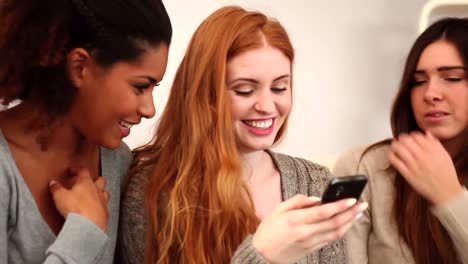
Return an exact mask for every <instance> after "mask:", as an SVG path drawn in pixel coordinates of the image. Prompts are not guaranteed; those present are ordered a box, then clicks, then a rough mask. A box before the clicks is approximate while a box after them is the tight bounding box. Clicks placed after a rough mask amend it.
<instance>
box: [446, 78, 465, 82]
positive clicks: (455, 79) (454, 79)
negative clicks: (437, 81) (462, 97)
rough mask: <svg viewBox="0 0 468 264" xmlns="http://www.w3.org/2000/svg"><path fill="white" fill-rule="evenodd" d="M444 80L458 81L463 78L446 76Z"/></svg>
mask: <svg viewBox="0 0 468 264" xmlns="http://www.w3.org/2000/svg"><path fill="white" fill-rule="evenodd" d="M445 80H446V81H448V82H459V81H461V80H463V78H461V77H447V78H445Z"/></svg>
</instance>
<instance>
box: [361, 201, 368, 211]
mask: <svg viewBox="0 0 468 264" xmlns="http://www.w3.org/2000/svg"><path fill="white" fill-rule="evenodd" d="M367 207H369V204H368V203H362V204H360V205H359V210H361V211H364V210H366V209H367Z"/></svg>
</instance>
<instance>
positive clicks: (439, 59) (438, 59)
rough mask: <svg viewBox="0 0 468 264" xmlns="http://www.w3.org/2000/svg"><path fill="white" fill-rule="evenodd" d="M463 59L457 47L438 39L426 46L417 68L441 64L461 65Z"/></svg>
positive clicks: (434, 66) (428, 67) (427, 67)
mask: <svg viewBox="0 0 468 264" xmlns="http://www.w3.org/2000/svg"><path fill="white" fill-rule="evenodd" d="M463 65H464V63H463V60H462V57H461V55H460V53H459V52H458V49H457V47H456V46H455V45H454V44H452V43H451V42H448V41H446V40H438V41H436V42H434V43H432V44H430V45H429V46H427V47H426V48H425V49H424V50H423V52H422V53H421V56H420V57H419V61H418V66H417V68H418V69H430V68H437V67H441V66H463Z"/></svg>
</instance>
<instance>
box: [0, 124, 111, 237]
mask: <svg viewBox="0 0 468 264" xmlns="http://www.w3.org/2000/svg"><path fill="white" fill-rule="evenodd" d="M104 150H105V149H103V147H100V149H99V158H100V169H101V175H102V176H104V177H105V178H108V177H107V172H108V170H107V167H106V164H108V162H106V161H107V160H106V155H104ZM0 152H2V153H4V154H5V158H6V164H8V166H9V167H10V169H11V170H12V172H13V174H14V176H13V177H14V178H15V179H16V181H17V182H18V184H19V185H21V186H20V188H19V189H22V190H25V191H23V192H22V194H23V197H24V198H25V199H26V202H27V203H28V204H30V205H32V206H33V208H34V209H33V210H31V211H29V212H28V214H34V217H33V218H34V219H40V220H38V221H39V222H40V224H39V225H41V227H39V228H35V230H36V231H37V232H39V233H41V234H42V236H43V237H46V238H47V239H48V240H51V241H53V240H55V239H56V238H57V235H55V233H54V232H53V231H52V229H51V228H50V226H49V224H48V223H47V222H46V221H45V219H44V217H43V216H42V214H41V212H40V210H39V207H38V205H37V203H36V200H35V199H34V197H33V195H32V193H31V191H30V190H29V187H28V185H27V184H26V182H25V181H24V178H23V175H22V173H21V171H20V170H19V168H18V165H17V164H16V161H15V159H14V158H13V155H12V153H11V149H10V145H9V144H8V141H7V140H6V138H5V136H4V135H3V132H2V130H1V129H0ZM18 215H21V214H20V213H18ZM62 228H63V226H62ZM59 234H60V232H59Z"/></svg>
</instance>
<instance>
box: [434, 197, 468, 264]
mask: <svg viewBox="0 0 468 264" xmlns="http://www.w3.org/2000/svg"><path fill="white" fill-rule="evenodd" d="M467 205H468V191H467V190H466V189H465V190H464V191H463V192H462V193H461V194H460V195H457V196H456V197H455V198H453V199H451V200H450V201H448V202H447V203H445V204H443V205H441V206H437V207H434V208H432V213H433V214H434V215H435V216H436V217H437V218H438V219H439V221H440V222H441V223H442V225H443V226H444V227H445V229H446V230H447V232H448V234H449V235H450V237H451V238H452V241H453V244H454V245H455V250H456V251H457V253H458V256H459V258H460V260H461V261H462V263H464V264H466V263H468V250H467V248H468V211H467V209H466V207H467Z"/></svg>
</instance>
